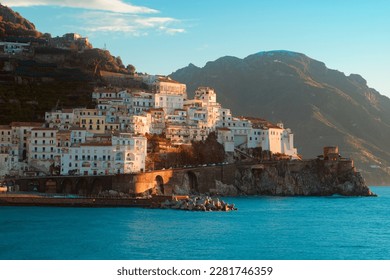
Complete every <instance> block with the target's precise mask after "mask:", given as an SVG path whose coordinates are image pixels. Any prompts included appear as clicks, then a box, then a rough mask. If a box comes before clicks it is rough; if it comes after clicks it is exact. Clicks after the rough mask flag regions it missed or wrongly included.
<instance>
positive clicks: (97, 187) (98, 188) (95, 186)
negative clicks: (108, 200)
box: [91, 178, 104, 195]
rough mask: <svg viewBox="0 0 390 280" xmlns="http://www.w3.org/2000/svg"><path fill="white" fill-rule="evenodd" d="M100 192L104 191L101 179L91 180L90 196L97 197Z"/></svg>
mask: <svg viewBox="0 0 390 280" xmlns="http://www.w3.org/2000/svg"><path fill="white" fill-rule="evenodd" d="M102 191H104V186H103V182H102V180H101V179H99V178H96V179H95V180H93V182H92V188H91V194H92V195H98V194H99V193H101V192H102Z"/></svg>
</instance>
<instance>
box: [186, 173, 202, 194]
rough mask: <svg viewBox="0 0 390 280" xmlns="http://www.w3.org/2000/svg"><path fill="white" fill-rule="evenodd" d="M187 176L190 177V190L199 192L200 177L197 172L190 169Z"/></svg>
mask: <svg viewBox="0 0 390 280" xmlns="http://www.w3.org/2000/svg"><path fill="white" fill-rule="evenodd" d="M187 177H188V187H189V189H190V192H195V193H199V188H198V178H197V177H196V175H195V173H194V172H192V171H188V172H187Z"/></svg>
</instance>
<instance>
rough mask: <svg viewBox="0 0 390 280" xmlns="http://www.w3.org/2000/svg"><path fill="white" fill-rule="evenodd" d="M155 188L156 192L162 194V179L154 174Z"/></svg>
mask: <svg viewBox="0 0 390 280" xmlns="http://www.w3.org/2000/svg"><path fill="white" fill-rule="evenodd" d="M155 189H156V193H157V194H160V195H161V194H164V179H163V178H162V177H161V176H160V175H158V176H156V180H155Z"/></svg>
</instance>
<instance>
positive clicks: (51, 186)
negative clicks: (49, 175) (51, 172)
mask: <svg viewBox="0 0 390 280" xmlns="http://www.w3.org/2000/svg"><path fill="white" fill-rule="evenodd" d="M45 192H47V193H56V192H57V181H55V180H53V179H48V180H46V181H45Z"/></svg>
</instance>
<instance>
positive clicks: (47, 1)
mask: <svg viewBox="0 0 390 280" xmlns="http://www.w3.org/2000/svg"><path fill="white" fill-rule="evenodd" d="M2 2H3V4H4V5H7V6H10V7H31V6H60V7H70V8H82V9H90V10H103V11H110V12H116V13H131V14H143V13H157V12H158V11H157V10H154V9H151V8H147V7H142V6H134V5H131V4H128V3H125V2H124V1H122V0H87V1H80V0H3V1H2Z"/></svg>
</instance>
